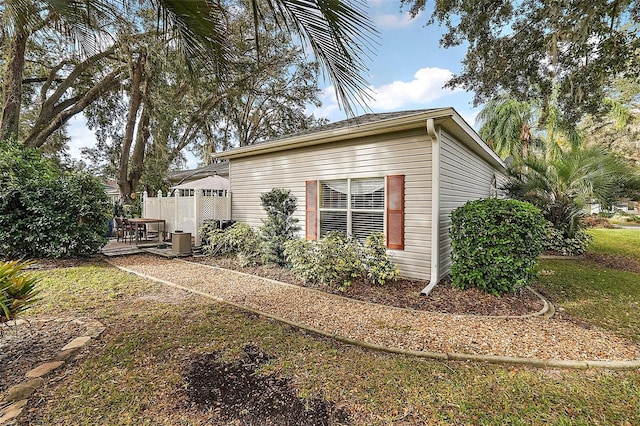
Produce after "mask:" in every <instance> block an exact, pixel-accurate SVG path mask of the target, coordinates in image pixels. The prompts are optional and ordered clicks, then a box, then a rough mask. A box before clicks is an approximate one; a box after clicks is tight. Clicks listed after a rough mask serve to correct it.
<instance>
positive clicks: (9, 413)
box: [0, 399, 27, 425]
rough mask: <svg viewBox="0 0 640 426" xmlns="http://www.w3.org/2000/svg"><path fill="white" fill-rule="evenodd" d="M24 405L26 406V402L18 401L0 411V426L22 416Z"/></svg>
mask: <svg viewBox="0 0 640 426" xmlns="http://www.w3.org/2000/svg"><path fill="white" fill-rule="evenodd" d="M25 405H27V400H26V399H23V400H22V401H18V402H16V403H15V404H12V405H10V406H8V407H7V408H5V409H4V411H0V413H2V417H0V425H3V424H5V423H7V422H9V421H11V420H13V419H15V418H16V417H18V416H19V415H20V414H22V411H23V410H24V407H25Z"/></svg>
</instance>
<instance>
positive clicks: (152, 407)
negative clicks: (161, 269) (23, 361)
mask: <svg viewBox="0 0 640 426" xmlns="http://www.w3.org/2000/svg"><path fill="white" fill-rule="evenodd" d="M542 267H543V269H545V270H548V271H551V270H553V271H554V273H553V275H545V276H543V279H541V280H540V281H539V282H538V284H537V285H538V287H539V288H541V289H544V290H545V291H546V292H547V293H548V294H552V295H553V297H557V298H558V299H557V300H558V301H559V305H560V306H562V307H564V308H566V310H567V312H570V313H571V315H575V316H576V317H578V318H579V319H581V320H584V321H594V322H604V323H605V325H607V326H608V327H610V328H612V329H614V330H616V331H617V332H620V333H621V334H624V335H631V334H632V333H633V332H634V330H637V328H634V326H632V325H631V324H630V323H631V322H632V321H636V322H638V317H637V314H635V313H633V314H631V315H632V316H631V317H630V319H629V320H628V321H622V318H623V316H622V315H623V314H621V313H620V312H617V311H616V309H600V308H598V307H597V306H595V301H598V300H604V301H606V302H607V304H608V303H609V302H610V301H611V302H612V303H613V306H617V307H620V306H625V307H626V306H628V304H630V303H637V302H638V301H639V300H640V298H639V297H638V293H637V290H634V291H631V290H630V287H633V285H632V283H633V280H634V279H635V282H638V281H640V277H638V276H637V275H629V274H628V273H622V274H617V273H615V272H612V271H608V270H600V269H598V267H597V266H596V265H592V264H582V263H580V262H575V261H549V262H543V265H542ZM40 275H41V276H42V277H43V281H42V284H41V286H42V288H43V292H42V296H43V299H42V302H41V303H40V304H39V305H38V306H37V307H36V308H34V309H33V310H32V311H31V312H30V313H29V315H30V316H36V315H60V316H92V317H94V318H97V319H99V320H101V321H103V322H104V323H105V325H107V331H106V332H105V333H104V334H103V335H102V336H101V338H100V339H99V341H97V342H94V343H92V344H91V351H90V352H87V353H86V354H84V355H82V356H81V357H79V358H78V359H76V360H74V361H72V363H71V365H70V366H68V367H67V368H66V370H65V373H64V374H60V375H58V376H57V377H56V379H55V380H53V381H51V382H50V383H49V384H48V385H47V386H46V387H45V389H44V390H42V391H39V395H38V397H37V398H36V406H35V408H36V409H35V410H33V411H31V412H30V413H29V414H28V416H29V417H27V419H26V420H27V421H29V422H31V424H45V425H96V424H102V425H129V424H131V425H140V424H150V425H151V424H153V425H155V424H164V425H176V424H184V425H190V424H212V421H211V417H210V416H211V413H203V412H198V411H197V410H195V409H193V408H190V407H189V404H188V403H185V401H184V396H183V393H182V392H181V389H182V387H183V384H184V379H183V377H184V375H185V373H186V371H187V370H188V368H189V366H190V359H191V357H192V356H193V355H194V354H197V353H204V352H210V351H214V350H224V351H226V352H227V356H229V357H234V356H238V354H239V353H240V352H241V348H242V347H244V346H245V345H248V344H251V345H255V346H258V347H260V348H261V349H262V350H264V351H266V352H267V353H268V354H270V355H271V356H272V359H271V361H270V362H269V363H268V364H267V366H266V367H265V369H264V370H265V371H264V372H265V373H277V374H279V375H281V376H284V377H289V378H292V379H293V381H294V383H295V386H296V389H297V391H298V393H299V394H300V395H301V396H304V397H311V396H322V397H324V398H326V399H328V400H329V401H331V402H334V403H336V404H339V405H341V406H343V407H344V408H346V409H347V410H348V411H349V413H350V416H351V424H355V425H387V424H398V425H406V424H409V425H410V424H416V425H418V424H419V425H422V424H469V425H503V424H512V425H531V424H559V425H609V424H619V425H625V424H640V412H639V410H638V409H637V407H638V404H639V403H640V372H639V371H632V372H607V371H588V372H581V371H557V370H538V369H528V368H521V367H507V366H496V365H486V364H477V363H471V362H438V361H430V360H425V359H419V358H413V357H407V356H395V355H389V354H382V353H376V352H372V351H369V350H363V349H360V348H357V347H352V346H348V345H343V344H340V343H337V342H335V341H333V340H330V339H325V338H319V337H316V336H314V335H310V334H308V333H305V332H301V331H299V330H296V329H292V328H291V327H288V326H284V325H282V324H280V323H277V322H274V321H270V320H266V319H263V318H260V317H257V316H255V315H250V314H246V313H244V312H242V311H239V310H236V309H232V308H229V307H227V306H224V305H220V304H216V303H212V302H211V301H210V300H207V299H204V298H201V297H197V296H192V295H188V294H185V293H181V292H179V291H175V290H171V289H169V288H168V287H165V286H162V285H160V284H155V283H151V282H148V281H145V280H142V279H140V278H137V277H135V276H133V275H130V274H126V273H123V272H120V271H118V270H115V269H113V268H111V267H109V266H106V265H102V264H101V265H93V266H82V267H76V268H69V269H59V270H54V271H46V272H41V273H40ZM592 302H594V305H593V306H591V305H590V304H591V303H592ZM574 305H575V306H576V308H573V307H572V306H574ZM579 305H584V306H590V307H589V309H582V308H580V309H579V308H578V307H577V306H579ZM599 310H600V311H602V313H601V314H599V315H598V317H597V318H595V319H594V315H593V312H594V311H599ZM636 311H638V309H636Z"/></svg>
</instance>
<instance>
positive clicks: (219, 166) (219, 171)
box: [169, 161, 229, 186]
mask: <svg viewBox="0 0 640 426" xmlns="http://www.w3.org/2000/svg"><path fill="white" fill-rule="evenodd" d="M216 175H217V176H221V177H223V178H228V177H229V162H228V161H222V162H220V163H215V164H210V165H208V166H203V167H198V168H196V169H190V170H180V171H179V172H174V173H171V174H170V175H169V183H170V184H171V186H176V185H180V184H182V183H186V182H191V181H194V180H198V179H202V178H204V177H207V176H216Z"/></svg>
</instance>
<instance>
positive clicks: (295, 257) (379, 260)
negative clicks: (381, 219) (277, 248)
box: [284, 231, 400, 291]
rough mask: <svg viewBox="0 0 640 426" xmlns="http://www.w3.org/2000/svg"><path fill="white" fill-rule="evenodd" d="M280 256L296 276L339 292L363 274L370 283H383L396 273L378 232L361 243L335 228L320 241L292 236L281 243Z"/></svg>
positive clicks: (397, 270) (395, 267)
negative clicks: (282, 250) (283, 246)
mask: <svg viewBox="0 0 640 426" xmlns="http://www.w3.org/2000/svg"><path fill="white" fill-rule="evenodd" d="M284 255H285V257H286V258H287V262H288V263H289V265H290V266H291V270H292V271H293V272H294V273H295V274H296V275H297V276H299V277H300V278H302V279H304V280H305V281H307V282H311V283H322V284H325V285H329V286H333V287H337V288H339V289H340V290H342V291H344V290H345V289H346V288H347V287H349V286H350V285H351V283H352V282H353V280H354V279H358V278H360V277H363V276H364V277H365V278H366V279H367V281H368V282H369V283H370V284H375V285H383V284H384V283H386V282H387V281H389V280H392V279H394V278H396V277H397V276H398V275H399V273H400V271H399V269H398V267H397V265H395V264H394V263H393V262H392V261H391V259H390V257H389V255H388V254H387V250H386V248H385V245H384V235H382V234H381V233H373V234H371V235H370V236H369V237H368V238H367V239H366V240H365V242H364V244H361V243H360V242H358V240H356V239H354V238H352V237H348V236H347V235H345V234H344V233H342V232H336V231H332V232H328V233H327V235H325V237H324V238H323V239H322V240H320V241H308V240H301V239H293V240H290V241H287V242H286V243H285V250H284Z"/></svg>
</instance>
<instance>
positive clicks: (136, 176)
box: [129, 84, 151, 188]
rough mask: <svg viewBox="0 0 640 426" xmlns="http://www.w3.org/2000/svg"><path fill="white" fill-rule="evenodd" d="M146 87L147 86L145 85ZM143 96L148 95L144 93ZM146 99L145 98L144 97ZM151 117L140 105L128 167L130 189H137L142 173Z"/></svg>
mask: <svg viewBox="0 0 640 426" xmlns="http://www.w3.org/2000/svg"><path fill="white" fill-rule="evenodd" d="M145 86H147V87H148V84H145ZM145 95H148V93H146V94H145ZM145 97H146V96H145ZM150 121H151V116H150V115H149V108H148V106H147V105H145V104H143V105H142V113H141V114H140V123H138V131H137V134H136V144H135V145H134V146H133V154H132V155H131V160H130V162H129V163H130V165H131V167H129V169H130V171H129V183H130V185H131V187H132V188H137V187H138V183H139V182H140V178H141V177H142V173H144V156H145V151H146V147H147V142H148V141H149V137H150V135H151V132H150V131H149V122H150Z"/></svg>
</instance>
